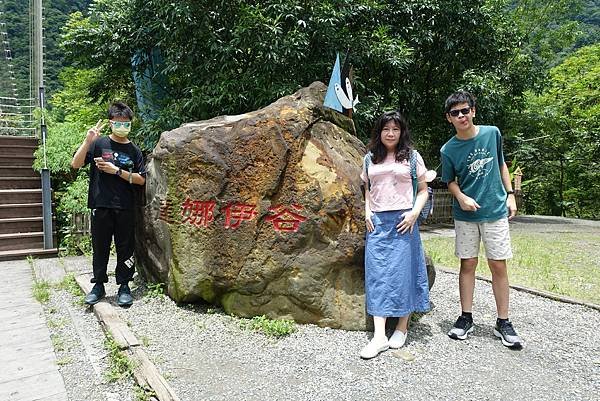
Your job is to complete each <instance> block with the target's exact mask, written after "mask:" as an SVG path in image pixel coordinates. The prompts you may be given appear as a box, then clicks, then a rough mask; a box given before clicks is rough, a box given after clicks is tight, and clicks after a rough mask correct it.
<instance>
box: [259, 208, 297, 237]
mask: <svg viewBox="0 0 600 401" xmlns="http://www.w3.org/2000/svg"><path fill="white" fill-rule="evenodd" d="M292 209H293V210H292ZM294 210H296V211H301V210H302V206H300V205H291V207H290V208H287V207H286V206H284V205H278V206H272V207H270V208H269V212H272V213H273V214H272V215H271V216H267V217H266V218H265V220H266V221H270V222H271V223H273V228H274V229H275V231H284V232H297V231H298V229H299V228H300V223H302V222H303V221H306V217H304V216H302V215H301V214H299V213H297V212H296V211H294Z"/></svg>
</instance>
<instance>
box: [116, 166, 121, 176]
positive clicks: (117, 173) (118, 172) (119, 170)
mask: <svg viewBox="0 0 600 401" xmlns="http://www.w3.org/2000/svg"><path fill="white" fill-rule="evenodd" d="M115 174H116V175H118V176H119V177H120V176H121V168H120V167H119V169H118V170H117V172H116V173H115Z"/></svg>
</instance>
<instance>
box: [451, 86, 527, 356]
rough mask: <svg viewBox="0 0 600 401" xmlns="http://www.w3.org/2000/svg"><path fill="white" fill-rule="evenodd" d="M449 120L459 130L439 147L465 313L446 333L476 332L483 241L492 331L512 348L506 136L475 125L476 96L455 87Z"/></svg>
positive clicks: (516, 340) (512, 211)
mask: <svg viewBox="0 0 600 401" xmlns="http://www.w3.org/2000/svg"><path fill="white" fill-rule="evenodd" d="M445 112H446V119H447V120H448V122H450V123H451V124H452V125H453V126H454V128H455V130H456V135H455V136H453V137H452V138H451V139H450V140H449V141H448V142H446V144H445V145H444V146H442V149H441V156H442V181H444V182H445V183H447V184H448V190H449V191H450V193H451V194H452V195H453V196H454V202H453V205H452V209H453V214H454V224H455V232H456V243H455V246H456V248H455V249H456V256H457V257H459V258H460V274H459V279H458V283H459V290H460V303H461V307H462V314H461V315H460V316H459V317H458V319H457V320H456V323H455V324H454V327H452V329H451V330H450V331H449V332H448V336H450V338H453V339H457V340H464V339H466V338H467V337H468V335H469V333H471V332H472V331H473V316H472V307H473V292H474V290H475V269H476V267H477V263H478V255H479V244H480V242H483V245H484V248H485V251H486V258H487V260H488V266H489V267H490V271H491V272H492V289H493V291H494V298H495V300H496V309H497V312H498V319H497V320H496V326H495V328H494V335H496V336H497V337H499V338H500V339H501V340H502V344H504V345H505V346H507V347H510V348H517V349H518V348H521V347H522V340H521V338H520V337H519V336H518V335H517V333H516V331H515V329H514V328H513V326H512V323H511V322H510V321H509V320H508V300H509V285H508V273H507V268H506V260H507V259H509V258H511V257H512V251H511V245H510V233H509V228H508V220H509V219H511V218H512V217H514V216H515V215H516V213H517V206H516V201H515V196H514V192H513V190H512V185H511V181H510V175H509V173H508V167H507V166H506V163H505V162H504V155H503V152H502V137H501V135H500V130H499V129H498V128H497V127H494V126H485V125H475V124H473V118H474V117H475V98H474V97H473V95H471V94H470V93H468V92H463V91H460V92H456V93H453V94H452V95H450V96H449V97H448V99H446V103H445Z"/></svg>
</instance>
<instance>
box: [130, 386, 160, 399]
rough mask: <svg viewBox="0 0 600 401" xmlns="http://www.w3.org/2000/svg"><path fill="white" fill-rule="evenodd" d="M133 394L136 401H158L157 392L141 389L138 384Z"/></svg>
mask: <svg viewBox="0 0 600 401" xmlns="http://www.w3.org/2000/svg"><path fill="white" fill-rule="evenodd" d="M133 394H134V396H135V401H151V400H155V399H156V392H155V391H154V390H152V389H149V388H144V387H140V386H139V385H137V384H136V385H135V386H134V387H133Z"/></svg>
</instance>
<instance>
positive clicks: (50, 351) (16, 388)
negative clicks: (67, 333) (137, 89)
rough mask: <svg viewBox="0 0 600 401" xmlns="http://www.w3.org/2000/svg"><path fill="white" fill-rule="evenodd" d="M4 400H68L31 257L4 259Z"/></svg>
mask: <svg viewBox="0 0 600 401" xmlns="http://www.w3.org/2000/svg"><path fill="white" fill-rule="evenodd" d="M0 272H2V276H1V279H0V322H2V324H1V325H0V367H1V369H0V400H2V401H26V400H39V401H62V400H65V401H66V400H67V392H66V390H65V385H64V382H63V378H62V376H61V375H60V373H59V371H58V366H57V365H56V357H55V355H54V348H53V347H52V342H51V340H50V333H49V331H48V328H47V327H46V319H45V318H44V314H43V311H42V308H41V305H40V304H39V303H38V302H37V301H36V300H35V299H34V298H33V294H32V285H33V272H32V270H31V267H30V266H29V264H28V262H27V261H7V262H0Z"/></svg>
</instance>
